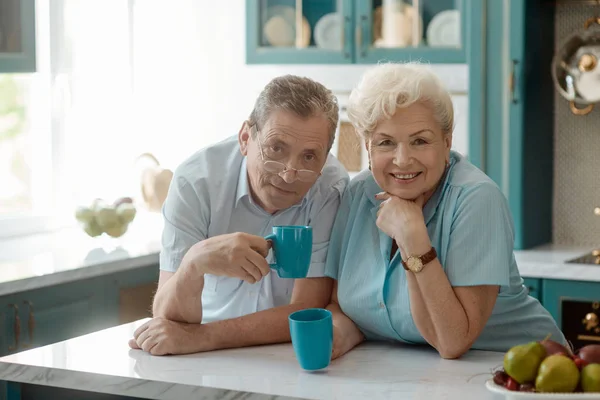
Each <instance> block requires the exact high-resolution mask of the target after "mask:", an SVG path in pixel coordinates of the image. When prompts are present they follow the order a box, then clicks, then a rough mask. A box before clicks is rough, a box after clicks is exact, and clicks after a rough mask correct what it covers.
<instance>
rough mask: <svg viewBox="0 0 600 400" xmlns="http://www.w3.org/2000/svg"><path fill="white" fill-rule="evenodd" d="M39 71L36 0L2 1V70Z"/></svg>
mask: <svg viewBox="0 0 600 400" xmlns="http://www.w3.org/2000/svg"><path fill="white" fill-rule="evenodd" d="M6 72H35V0H2V1H0V73H6Z"/></svg>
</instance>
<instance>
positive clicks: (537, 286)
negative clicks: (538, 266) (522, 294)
mask: <svg viewBox="0 0 600 400" xmlns="http://www.w3.org/2000/svg"><path fill="white" fill-rule="evenodd" d="M523 285H525V287H526V288H527V291H528V292H529V295H530V296H531V297H535V298H536V299H538V300H539V301H542V282H541V279H537V278H523Z"/></svg>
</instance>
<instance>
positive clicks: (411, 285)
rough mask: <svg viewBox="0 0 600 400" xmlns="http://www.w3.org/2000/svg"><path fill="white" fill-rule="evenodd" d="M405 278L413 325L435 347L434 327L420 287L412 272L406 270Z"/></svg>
mask: <svg viewBox="0 0 600 400" xmlns="http://www.w3.org/2000/svg"><path fill="white" fill-rule="evenodd" d="M406 278H407V282H408V296H409V298H410V313H411V315H412V318H413V321H414V323H415V326H416V327H417V329H418V330H419V332H420V333H421V336H423V338H425V340H427V342H428V343H429V344H431V345H432V346H433V347H436V348H437V339H436V333H435V327H434V326H433V323H432V321H431V316H430V315H429V311H427V307H426V306H425V301H424V300H423V295H422V294H421V289H420V288H419V285H418V283H417V281H416V279H415V277H414V274H412V273H410V272H408V271H407V272H406Z"/></svg>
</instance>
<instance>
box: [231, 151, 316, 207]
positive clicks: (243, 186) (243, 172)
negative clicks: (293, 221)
mask: <svg viewBox="0 0 600 400" xmlns="http://www.w3.org/2000/svg"><path fill="white" fill-rule="evenodd" d="M246 160H247V158H246V157H244V159H243V160H242V165H241V166H240V174H239V177H238V182H237V191H236V193H235V205H236V206H237V205H238V203H239V202H240V200H241V199H243V198H244V197H248V201H249V202H250V203H251V204H255V203H254V199H252V196H250V182H248V167H247V164H246ZM320 178H321V177H319V179H320ZM319 179H317V181H316V182H315V183H314V185H313V187H311V188H310V190H309V191H308V193H306V194H305V195H304V197H303V198H302V201H300V202H299V203H296V204H294V205H293V206H291V207H289V208H288V209H290V208H295V207H301V206H305V205H306V203H307V202H308V196H309V195H310V193H311V192H312V191H313V189H314V187H315V186H316V185H317V184H318V183H319ZM282 211H285V210H282Z"/></svg>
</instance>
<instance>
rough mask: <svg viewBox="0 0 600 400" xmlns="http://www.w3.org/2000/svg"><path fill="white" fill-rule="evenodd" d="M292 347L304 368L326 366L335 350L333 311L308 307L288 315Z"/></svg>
mask: <svg viewBox="0 0 600 400" xmlns="http://www.w3.org/2000/svg"><path fill="white" fill-rule="evenodd" d="M288 320H289V324H290V336H291V338H292V347H293V348H294V353H295V354H296V358H297V359H298V363H299V364H300V367H302V369H305V370H307V371H315V370H319V369H323V368H326V367H327V366H328V365H329V363H330V362H331V351H332V350H333V319H332V316H331V311H329V310H325V309H324V308H308V309H305V310H300V311H296V312H294V313H292V314H290V316H289V317H288Z"/></svg>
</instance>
